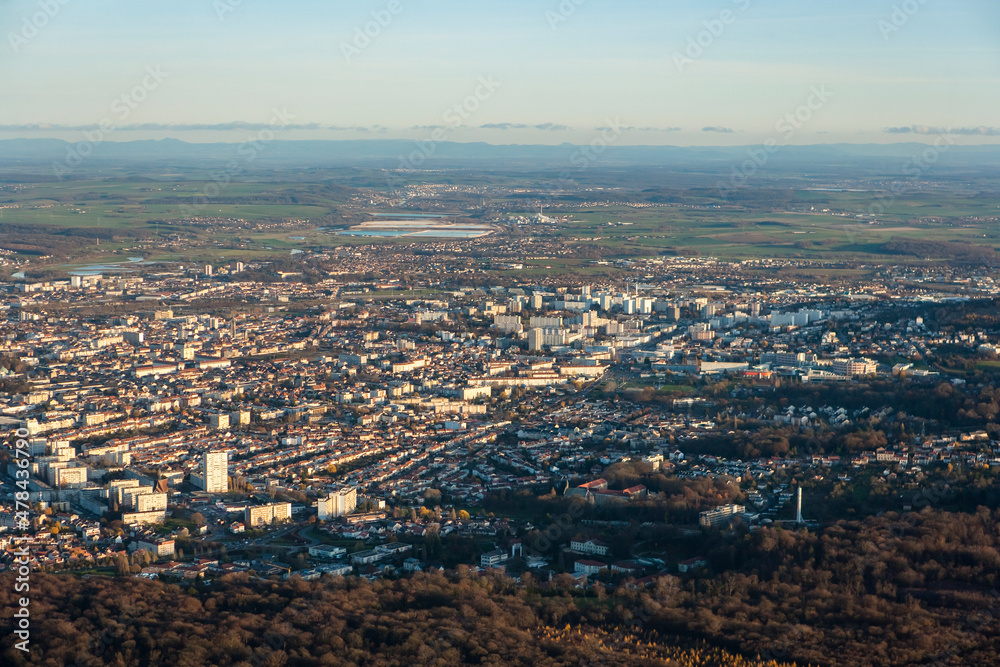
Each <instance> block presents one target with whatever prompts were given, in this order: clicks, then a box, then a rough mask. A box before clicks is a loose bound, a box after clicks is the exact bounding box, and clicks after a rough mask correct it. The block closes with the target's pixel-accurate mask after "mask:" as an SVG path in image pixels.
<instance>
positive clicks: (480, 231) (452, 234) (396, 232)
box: [337, 224, 493, 239]
mask: <svg viewBox="0 0 1000 667" xmlns="http://www.w3.org/2000/svg"><path fill="white" fill-rule="evenodd" d="M492 231H493V230H492V229H490V228H489V227H478V226H470V225H448V226H442V227H434V226H428V225H426V224H423V225H398V226H397V225H392V226H389V225H385V226H383V225H377V226H364V227H355V228H353V229H345V230H338V231H337V233H338V234H341V235H343V236H373V237H375V236H377V237H400V236H420V237H423V238H428V237H430V238H458V239H474V238H476V237H478V236H483V235H485V234H489V233H491V232H492Z"/></svg>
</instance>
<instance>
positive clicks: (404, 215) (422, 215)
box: [368, 213, 448, 219]
mask: <svg viewBox="0 0 1000 667" xmlns="http://www.w3.org/2000/svg"><path fill="white" fill-rule="evenodd" d="M368 215H371V216H374V217H376V218H401V219H408V218H447V217H448V216H446V215H429V214H427V213H369V214H368Z"/></svg>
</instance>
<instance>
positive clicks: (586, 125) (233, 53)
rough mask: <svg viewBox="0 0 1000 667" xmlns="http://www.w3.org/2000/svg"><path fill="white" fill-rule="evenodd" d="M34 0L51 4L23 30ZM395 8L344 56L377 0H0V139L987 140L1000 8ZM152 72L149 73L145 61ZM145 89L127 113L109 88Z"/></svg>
mask: <svg viewBox="0 0 1000 667" xmlns="http://www.w3.org/2000/svg"><path fill="white" fill-rule="evenodd" d="M47 3H50V4H51V5H52V6H58V11H56V12H54V15H53V16H52V17H51V18H48V17H46V18H47V21H46V25H44V26H43V27H41V28H40V29H39V30H37V34H32V31H31V29H30V28H28V29H27V31H26V30H25V19H27V20H28V21H29V22H31V21H32V20H33V17H34V16H35V15H38V14H39V12H42V11H43V10H42V9H41V8H40V7H43V6H45V5H46V4H47ZM398 3H399V5H398V6H399V7H401V11H399V12H398V13H396V14H395V15H391V21H390V22H389V23H388V25H386V26H385V27H380V29H379V34H378V35H377V36H376V37H375V38H374V39H372V40H371V43H370V44H369V45H367V46H364V45H363V44H361V46H363V48H359V49H357V50H356V51H352V52H351V53H350V58H348V57H345V53H344V51H345V46H344V45H345V44H346V45H351V46H353V40H354V37H355V30H356V29H357V28H363V27H364V26H365V24H366V23H368V22H370V21H372V20H373V19H372V12H378V11H385V10H387V8H388V7H389V6H390V5H391V4H392V2H391V0H375V1H369V0H351V1H343V0H328V1H325V2H321V1H319V0H283V1H282V2H277V1H275V0H271V1H266V0H242V2H240V1H239V0H169V1H168V0H142V1H137V0H127V1H126V0H41V3H39V0H34V1H30V0H0V25H2V26H3V33H4V34H3V43H2V44H0V99H2V102H0V138H10V137H16V136H50V137H59V138H65V139H76V138H79V136H80V132H81V130H80V129H78V128H79V127H83V126H90V125H96V124H100V123H101V122H102V121H104V122H105V123H106V125H108V126H110V127H113V128H114V132H113V136H109V137H108V138H109V139H114V140H127V139H140V138H159V137H163V136H173V137H177V138H180V139H184V140H186V141H209V140H210V141H217V140H230V141H242V140H244V139H245V138H246V135H247V132H248V129H247V128H246V127H243V128H239V129H235V130H224V128H225V126H226V124H231V123H234V122H243V123H248V124H251V126H252V125H255V124H261V123H264V124H266V123H268V122H269V121H270V120H271V118H272V116H273V111H272V110H273V109H275V108H277V109H285V110H287V111H288V112H289V113H290V114H293V115H294V121H292V122H293V123H294V126H293V127H291V128H286V129H284V130H283V131H282V132H281V134H280V138H287V139H305V138H333V139H350V138H362V137H382V138H407V139H421V138H424V137H429V136H430V133H431V132H432V131H433V129H432V126H442V129H441V130H439V135H440V133H443V134H444V135H445V136H444V137H443V138H446V139H450V140H455V141H488V142H491V143H561V142H564V141H569V142H574V143H583V142H587V141H589V140H590V139H591V138H593V137H595V136H598V135H599V134H600V131H599V130H597V129H596V128H599V127H602V126H605V125H608V123H609V121H615V122H617V123H618V124H620V125H621V126H623V127H624V128H626V129H624V130H623V131H622V133H621V135H620V136H618V137H616V138H615V140H616V141H617V142H618V143H620V144H676V145H707V144H752V143H759V142H761V141H765V140H767V139H768V138H774V139H775V140H777V141H778V143H832V142H840V141H848V142H888V141H901V140H915V139H917V140H919V139H924V140H931V139H933V136H932V135H934V134H935V133H936V132H937V131H938V129H939V128H951V129H952V130H953V132H954V133H955V138H956V141H957V143H994V142H997V141H998V135H1000V129H998V128H1000V114H998V109H1000V2H998V1H997V0H923V1H921V0H838V1H837V2H833V1H831V0H701V1H695V0H676V1H669V0H658V1H652V0H636V1H633V2H627V1H624V0H618V1H617V2H615V1H613V0H575V2H574V0H562V4H560V0H551V1H545V0H538V1H528V0H464V1H462V0H398ZM576 3H579V4H576ZM561 7H564V8H565V7H572V8H574V9H573V11H571V12H570V11H563V10H561V9H560V8H561ZM894 7H895V8H898V11H897V12H896V14H895V16H894ZM227 8H228V9H230V10H231V11H226V10H227ZM906 10H909V13H907V11H906ZM50 11H51V10H50ZM723 11H729V12H731V14H730V15H722V14H721V12H723ZM220 16H221V18H220ZM720 17H721V18H724V19H726V21H728V24H724V23H722V22H721V21H719V19H720ZM713 21H717V22H716V23H715V24H714V25H712V22H713ZM35 22H36V23H41V20H40V19H35ZM705 22H709V27H706V25H705ZM711 27H714V29H715V32H716V33H718V34H717V35H713V34H711V32H710V28H711ZM720 27H721V30H720ZM699 39H700V41H701V43H702V46H701V47H699V48H701V52H700V53H699V52H698V51H697V49H695V48H694V47H692V48H691V50H690V51H688V48H689V40H695V41H697V40H699ZM348 50H351V49H350V48H349V49H348ZM691 56H694V57H691ZM157 66H158V67H159V68H160V70H161V71H162V72H165V73H166V77H165V78H163V80H162V81H161V82H159V83H156V82H155V80H153V79H150V78H149V76H148V75H147V74H146V73H145V72H146V69H147V67H154V68H155V67H157ZM481 78H486V79H488V80H492V81H493V82H495V83H499V84H500V85H499V87H498V88H496V89H495V90H494V91H492V92H488V89H487V88H485V87H483V86H482V85H481V84H480V83H479V81H480V80H481ZM144 79H145V81H146V84H147V88H148V90H140V91H139V93H138V95H137V96H138V97H143V96H144V97H145V99H143V100H142V101H138V100H136V99H130V100H126V101H127V102H130V103H131V104H130V107H131V106H134V107H135V108H134V109H132V108H129V111H128V114H127V116H126V115H124V113H123V111H122V109H124V108H126V107H124V106H123V105H122V103H121V101H119V103H118V104H117V105H116V103H115V100H116V98H120V96H121V95H123V94H126V95H127V94H130V91H132V90H133V89H134V88H135V87H136V86H141V85H142V84H143V81H144ZM813 88H815V89H816V90H820V91H821V92H823V95H822V96H821V97H823V98H825V99H820V98H818V97H816V95H815V94H814V93H812V92H811V90H812V89H813ZM477 89H478V92H479V93H480V97H481V98H482V99H479V100H472V99H471V98H470V99H469V101H468V103H467V108H465V109H462V110H461V111H460V112H456V111H455V110H454V105H456V104H462V103H463V101H465V100H467V98H469V96H472V95H475V94H476V92H477ZM811 96H812V98H811ZM810 98H811V99H810ZM810 102H811V103H812V105H813V109H806V108H805V107H803V105H806V104H808V103H810ZM473 107H475V108H474V109H473ZM449 109H451V111H450V112H449ZM796 112H798V114H799V118H798V120H795V118H794V116H793V117H792V118H791V119H788V118H787V115H788V114H795V113H796ZM783 119H784V120H783ZM36 124H38V125H45V124H49V125H55V126H57V127H56V128H55V129H47V130H35V129H31V126H32V125H36ZM138 124H152V127H153V128H154V129H151V130H137V129H133V127H132V126H135V125H138ZM192 125H196V126H207V127H209V128H211V129H206V130H192V129H189V128H190V126H192ZM314 125H315V126H316V127H315V129H313V127H312V126H314ZM163 126H172V127H171V128H169V129H160V128H162V127H163ZM484 126H486V127H484ZM66 128H72V129H66ZM333 128H346V129H333ZM890 128H893V129H892V130H891V131H890Z"/></svg>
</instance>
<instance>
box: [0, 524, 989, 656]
mask: <svg viewBox="0 0 1000 667" xmlns="http://www.w3.org/2000/svg"><path fill="white" fill-rule="evenodd" d="M998 524H1000V511H990V510H988V509H986V508H980V509H979V510H978V511H977V512H976V513H974V514H951V513H947V512H941V511H937V510H935V509H932V508H929V507H928V508H926V509H924V510H923V511H921V512H912V513H907V514H903V515H895V514H886V515H884V516H881V517H871V518H868V519H865V520H863V521H853V522H852V521H841V522H838V523H836V524H834V525H831V526H830V527H828V528H826V529H824V530H822V531H821V532H810V531H807V530H803V531H800V532H793V531H788V530H782V529H780V528H777V527H768V528H762V529H760V530H755V531H753V532H747V531H746V530H745V529H744V530H737V531H733V532H731V533H729V534H726V535H724V536H722V537H721V538H720V540H719V542H718V543H717V544H716V545H715V546H714V547H712V548H711V553H707V554H706V557H707V559H708V560H709V563H710V568H709V570H707V571H705V572H703V573H700V574H696V575H680V576H673V575H667V574H664V575H662V576H659V577H656V578H654V579H653V580H651V581H650V582H648V583H647V582H639V583H635V584H630V583H628V582H626V583H625V584H622V585H619V586H617V587H609V588H606V587H604V586H603V585H598V584H591V585H589V586H577V585H576V584H575V582H574V580H573V579H572V578H571V577H569V576H568V575H558V576H556V577H555V578H554V579H553V580H552V581H545V582H542V581H539V580H537V579H536V578H534V577H533V576H532V575H530V574H526V575H523V576H522V578H521V581H520V583H518V582H516V581H515V580H513V579H510V578H508V577H507V576H506V575H504V574H502V573H496V574H483V575H477V574H474V573H472V572H471V571H469V570H468V569H466V568H464V567H460V568H459V569H458V570H457V571H450V572H447V573H437V572H435V573H427V574H417V575H414V576H413V577H412V578H407V579H400V580H396V581H392V580H380V581H376V582H374V583H369V582H368V581H366V580H364V579H356V578H348V579H343V578H339V577H338V578H334V579H332V580H320V581H315V582H303V581H301V580H297V579H292V580H291V581H286V582H282V581H277V580H275V581H257V580H251V579H250V578H249V577H248V576H247V575H229V576H227V577H225V578H223V579H220V580H216V581H213V582H211V584H210V585H209V583H205V582H195V583H193V584H182V585H180V586H178V585H176V584H168V583H161V582H154V581H142V580H137V579H131V578H130V579H117V580H116V579H110V578H103V577H89V578H87V577H85V578H77V577H71V576H64V577H58V576H54V575H46V574H42V573H35V574H33V575H32V579H31V585H32V591H31V605H32V606H31V614H32V626H31V633H32V635H31V637H32V638H31V642H32V654H31V657H30V661H26V659H25V657H24V656H23V654H22V653H20V652H19V651H17V650H16V649H14V648H12V646H13V641H14V639H13V637H12V635H11V634H10V626H9V624H10V617H9V615H8V616H7V618H5V620H4V624H6V625H7V627H6V628H5V630H4V634H3V639H2V642H3V643H2V645H0V650H2V651H3V660H4V663H5V664H10V665H19V664H36V665H53V666H55V665H80V666H81V667H84V666H87V667H89V666H92V665H106V664H107V665H181V666H183V665H191V666H194V665H414V664H438V665H455V664H508V663H509V664H516V665H581V664H585V665H669V664H681V665H775V664H779V663H780V664H784V663H793V664H799V665H807V664H812V665H873V666H876V665H877V666H883V665H884V666H889V665H989V664H995V660H996V656H997V655H998V654H1000V634H998V631H1000V593H998V592H997V589H998V586H1000V581H998V577H1000V552H998V548H1000V530H998ZM15 595H16V594H15V593H14V592H13V581H12V578H11V577H10V576H9V575H7V576H4V577H0V605H3V606H4V608H7V609H11V608H14V605H15V599H14V598H15ZM740 656H743V657H740ZM775 661H777V662H775Z"/></svg>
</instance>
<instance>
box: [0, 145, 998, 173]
mask: <svg viewBox="0 0 1000 667" xmlns="http://www.w3.org/2000/svg"><path fill="white" fill-rule="evenodd" d="M77 153H78V154H84V153H86V154H87V156H86V158H85V159H84V161H83V163H84V164H85V165H87V166H89V167H94V166H99V165H108V164H111V163H113V164H119V165H128V166H136V165H137V164H138V163H156V164H158V165H159V166H161V167H162V166H165V165H176V166H179V167H183V166H189V167H202V168H204V167H213V166H215V165H225V164H227V163H229V164H232V163H233V162H234V161H235V163H236V164H238V165H242V166H244V167H247V168H253V167H258V168H259V167H261V166H264V165H269V166H275V167H276V166H287V167H293V166H294V167H317V168H322V167H349V166H361V167H368V168H382V169H398V168H401V167H402V168H417V169H426V168H450V167H465V168H476V167H477V166H478V167H482V168H491V169H495V168H499V167H510V168H527V169H538V168H565V169H568V170H579V169H581V168H585V167H589V166H593V165H597V164H600V165H601V166H603V167H616V166H617V167H629V166H650V167H671V168H698V167H699V166H702V167H711V168H713V170H714V169H718V168H719V167H724V168H726V169H729V168H732V167H733V166H734V165H735V166H737V167H738V166H739V165H741V164H743V163H745V162H746V161H747V160H752V161H753V160H756V161H757V163H758V164H759V166H760V167H761V168H762V167H763V166H765V165H766V166H767V167H768V168H769V169H774V168H782V169H800V168H803V167H805V168H808V167H809V166H810V165H811V166H813V167H825V168H834V169H840V168H845V167H850V166H856V167H863V168H865V170H870V169H873V168H874V169H880V170H881V169H882V167H887V168H892V169H894V170H896V171H899V170H900V169H903V168H904V167H905V165H906V164H907V162H908V161H912V160H920V159H924V160H925V161H926V165H927V168H930V167H931V166H947V167H951V168H955V167H959V168H973V169H977V170H981V169H984V168H985V169H998V168H1000V145H988V146H947V147H946V150H940V149H933V148H931V147H930V146H929V145H928V144H923V143H916V142H910V143H897V144H818V145H810V146H778V147H773V148H772V149H771V150H770V152H767V151H765V149H764V147H763V146H761V145H750V146H736V147H732V146H727V147H717V146H713V147H708V146H702V147H680V146H609V147H607V148H606V149H605V150H603V151H600V153H599V154H598V152H597V151H596V150H592V149H590V148H589V147H586V146H576V145H572V144H561V145H557V146H551V145H519V144H508V145H492V144H487V143H482V142H476V143H456V142H438V143H432V142H421V141H399V140H354V141H313V140H310V141H279V140H275V141H272V142H270V143H263V142H262V143H259V144H257V145H251V144H233V143H188V142H184V141H180V140H177V139H160V140H143V141H122V142H117V141H106V142H103V143H100V144H96V145H88V144H86V142H81V143H71V142H67V141H62V140H59V139H6V140H0V163H2V164H4V165H5V166H8V167H10V166H15V165H19V166H22V167H26V166H50V165H51V164H52V163H65V162H66V160H67V156H71V155H73V154H77ZM922 155H924V157H923V158H921V156H922Z"/></svg>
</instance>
